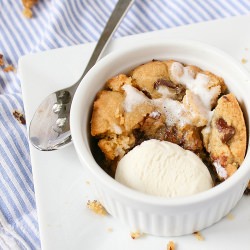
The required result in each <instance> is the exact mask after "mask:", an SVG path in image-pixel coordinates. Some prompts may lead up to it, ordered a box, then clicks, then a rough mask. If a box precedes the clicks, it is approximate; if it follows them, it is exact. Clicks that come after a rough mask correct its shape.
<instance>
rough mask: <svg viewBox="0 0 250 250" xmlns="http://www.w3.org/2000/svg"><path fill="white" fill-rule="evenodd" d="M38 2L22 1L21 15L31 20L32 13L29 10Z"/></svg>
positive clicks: (34, 0) (36, 0)
mask: <svg viewBox="0 0 250 250" xmlns="http://www.w3.org/2000/svg"><path fill="white" fill-rule="evenodd" d="M37 2H38V0H22V3H23V6H24V10H23V15H24V16H25V17H26V18H32V17H33V12H32V10H31V8H32V7H33V6H34V5H35V4H37Z"/></svg>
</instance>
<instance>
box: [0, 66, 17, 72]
mask: <svg viewBox="0 0 250 250" xmlns="http://www.w3.org/2000/svg"><path fill="white" fill-rule="evenodd" d="M3 71H4V72H10V71H16V69H15V68H14V66H13V65H8V66H6V67H5V68H4V69H3Z"/></svg>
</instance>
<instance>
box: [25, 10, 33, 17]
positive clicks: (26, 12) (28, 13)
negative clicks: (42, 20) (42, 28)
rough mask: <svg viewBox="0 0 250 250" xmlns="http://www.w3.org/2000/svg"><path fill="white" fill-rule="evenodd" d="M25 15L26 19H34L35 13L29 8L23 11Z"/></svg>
mask: <svg viewBox="0 0 250 250" xmlns="http://www.w3.org/2000/svg"><path fill="white" fill-rule="evenodd" d="M23 15H24V16H25V17H26V18H32V16H33V12H32V10H31V9H29V8H24V9H23Z"/></svg>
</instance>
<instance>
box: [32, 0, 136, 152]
mask: <svg viewBox="0 0 250 250" xmlns="http://www.w3.org/2000/svg"><path fill="white" fill-rule="evenodd" d="M133 2H134V0H119V1H118V2H117V4H116V6H115V8H114V10H113V12H112V14H111V16H110V18H109V20H108V22H107V24H106V26H105V27H104V30H103V32H102V34H101V36H100V39H99V40H98V42H97V44H96V47H95V49H94V51H93V53H92V56H91V58H90V60H89V62H88V64H87V66H86V68H85V70H84V72H83V74H82V76H81V77H80V78H79V80H78V81H77V82H76V83H75V84H74V85H72V86H70V87H69V88H65V89H61V90H58V91H56V92H54V93H52V94H50V95H49V96H47V97H46V98H45V99H44V101H43V102H42V103H41V104H40V105H39V107H38V108H37V110H36V112H35V114H34V116H33V118H32V120H31V122H30V127H29V139H30V142H31V143H32V145H33V146H34V147H35V148H37V149H39V150H41V151H52V150H56V149H60V148H62V147H64V146H66V145H68V144H69V143H70V142H71V132H70V121H69V117H70V109H71V104H72V100H73V96H74V94H75V92H76V89H77V87H78V85H79V84H80V82H81V81H82V79H83V77H84V76H85V75H86V73H87V72H88V71H89V69H91V68H92V66H93V65H94V64H95V63H96V62H97V61H98V59H99V58H100V57H101V55H102V52H103V51H104V49H105V47H106V46H107V44H108V42H109V41H110V38H111V37H112V34H113V33H114V31H115V30H116V28H117V27H118V25H119V23H120V22H121V20H122V19H123V17H124V16H125V14H126V13H127V11H128V10H129V8H130V6H131V5H132V3H133Z"/></svg>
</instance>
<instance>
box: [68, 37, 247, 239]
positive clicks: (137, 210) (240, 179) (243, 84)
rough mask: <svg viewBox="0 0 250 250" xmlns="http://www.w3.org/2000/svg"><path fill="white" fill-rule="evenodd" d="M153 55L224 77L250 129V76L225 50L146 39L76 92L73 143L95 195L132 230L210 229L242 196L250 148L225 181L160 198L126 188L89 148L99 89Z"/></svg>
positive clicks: (99, 67)
mask: <svg viewBox="0 0 250 250" xmlns="http://www.w3.org/2000/svg"><path fill="white" fill-rule="evenodd" d="M152 59H159V60H161V59H164V60H165V59H174V60H178V61H181V62H184V63H189V64H193V65H197V66H199V67H201V68H202V69H205V70H209V71H211V72H213V73H215V74H217V75H219V76H221V77H223V78H224V80H225V82H226V84H227V86H228V88H229V90H230V91H231V92H233V93H234V94H235V95H236V97H237V99H238V101H239V102H240V104H241V107H242V109H243V111H244V115H245V120H246V123H247V130H248V131H249V124H250V122H249V115H248V114H250V98H249V93H250V77H249V75H248V72H247V71H246V70H245V69H243V68H242V66H241V65H240V64H239V63H238V62H236V61H235V60H234V59H233V58H232V57H230V56H229V55H227V54H226V53H224V52H222V51H220V50H218V49H217V48H214V47H212V46H209V45H207V44H203V43H200V42H197V41H183V40H165V39H162V40H161V41H156V42H155V41H154V42H145V43H143V44H140V45H135V46H132V47H131V46H130V48H127V49H124V50H122V51H115V52H113V53H111V54H109V55H107V56H106V57H104V58H103V59H101V60H100V61H99V62H98V63H97V64H96V65H95V66H94V67H93V68H92V69H91V70H90V71H89V72H88V74H87V75H86V76H85V78H84V79H83V80H82V82H81V84H80V86H79V87H78V89H77V92H76V94H75V97H74V100H73V104H72V109H71V117H70V126H71V132H72V138H73V143H74V146H75V149H76V151H77V154H78V156H79V159H80V161H81V163H82V167H83V168H87V169H88V172H89V174H90V176H91V177H92V179H93V181H94V183H95V188H96V195H97V197H98V199H99V200H100V202H101V203H102V204H103V205H104V206H105V208H106V209H107V210H108V212H109V213H110V214H111V215H112V216H113V217H115V218H117V219H119V220H120V221H121V222H123V223H124V224H126V225H128V227H129V229H130V230H132V231H134V230H138V231H140V232H143V233H148V234H152V235H157V236H178V235H184V234H190V233H193V232H194V231H197V230H201V229H203V228H206V227H208V226H210V225H212V224H214V223H215V222H217V221H219V220H220V219H221V218H222V217H223V216H225V215H226V214H227V213H228V212H229V211H230V210H231V209H232V208H233V207H234V206H235V205H236V204H237V202H238V201H239V200H240V198H241V197H242V195H243V192H244V190H245V188H246V185H247V182H248V180H249V178H250V162H249V161H250V156H249V147H248V150H247V154H246V157H245V160H244V162H243V163H242V165H241V166H240V168H239V169H238V170H237V172H236V173H235V174H234V175H233V176H232V177H230V178H229V179H228V180H226V181H225V182H223V183H222V184H220V185H218V186H216V187H214V188H212V189H210V190H208V191H206V192H202V193H199V194H196V195H193V196H189V197H184V198H171V199H167V198H161V197H154V196H150V195H146V194H143V193H140V192H137V191H135V190H132V189H130V188H128V187H125V186H123V185H121V184H120V183H118V182H117V181H115V180H114V179H113V178H111V177H110V176H109V175H107V174H106V173H105V172H104V171H103V170H102V168H101V167H100V166H99V165H98V164H97V163H96V161H95V159H94V158H93V155H92V153H91V150H90V142H89V137H90V116H91V111H92V105H93V101H94V99H95V97H96V93H97V92H98V91H99V90H100V89H102V88H103V86H104V83H105V81H106V80H107V79H109V78H110V77H112V76H114V75H116V74H119V73H126V72H128V71H129V70H130V69H132V68H134V67H135V66H138V65H140V64H142V63H145V62H148V61H151V60H152Z"/></svg>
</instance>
